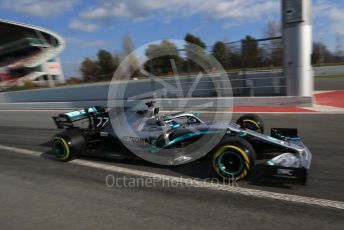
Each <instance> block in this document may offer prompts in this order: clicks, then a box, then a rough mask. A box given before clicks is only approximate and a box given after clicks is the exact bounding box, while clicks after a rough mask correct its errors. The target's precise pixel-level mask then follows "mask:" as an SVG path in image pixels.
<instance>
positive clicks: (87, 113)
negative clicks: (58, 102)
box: [53, 106, 106, 129]
mask: <svg viewBox="0 0 344 230" xmlns="http://www.w3.org/2000/svg"><path fill="white" fill-rule="evenodd" d="M105 112H106V111H105V108H103V107H99V106H94V107H89V108H86V109H82V110H77V111H72V112H68V113H62V114H59V115H58V116H54V117H53V120H54V122H55V125H56V127H57V128H58V129H64V128H70V127H74V126H73V122H76V121H80V120H84V119H89V126H91V125H92V118H93V117H95V116H97V115H99V114H102V113H105Z"/></svg>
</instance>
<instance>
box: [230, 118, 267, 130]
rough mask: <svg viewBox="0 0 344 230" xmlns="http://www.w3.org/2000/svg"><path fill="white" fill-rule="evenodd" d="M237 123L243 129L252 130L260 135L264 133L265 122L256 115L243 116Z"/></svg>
mask: <svg viewBox="0 0 344 230" xmlns="http://www.w3.org/2000/svg"><path fill="white" fill-rule="evenodd" d="M236 123H237V124H238V125H240V127H241V128H243V129H250V130H253V131H256V132H259V133H264V122H263V120H262V119H261V118H260V117H259V116H257V115H255V114H245V115H242V116H241V117H239V119H238V120H237V122H236Z"/></svg>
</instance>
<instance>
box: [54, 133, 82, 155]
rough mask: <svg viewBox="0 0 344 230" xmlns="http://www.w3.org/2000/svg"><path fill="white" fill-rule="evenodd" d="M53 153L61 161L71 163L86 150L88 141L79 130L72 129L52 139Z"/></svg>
mask: <svg viewBox="0 0 344 230" xmlns="http://www.w3.org/2000/svg"><path fill="white" fill-rule="evenodd" d="M51 143H52V151H53V153H54V154H55V156H56V157H57V159H58V160H60V161H70V160H72V159H74V158H76V157H77V156H79V155H80V153H81V152H82V151H84V150H85V146H86V141H85V138H84V136H83V135H82V134H81V132H80V131H79V130H76V129H70V130H66V131H64V132H61V133H58V134H56V135H55V136H53V138H52V139H51Z"/></svg>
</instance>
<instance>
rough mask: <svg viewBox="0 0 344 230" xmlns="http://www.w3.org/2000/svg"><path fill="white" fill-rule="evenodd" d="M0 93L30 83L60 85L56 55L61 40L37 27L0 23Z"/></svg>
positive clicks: (16, 23)
mask: <svg viewBox="0 0 344 230" xmlns="http://www.w3.org/2000/svg"><path fill="white" fill-rule="evenodd" d="M0 34H1V36H0V90H1V89H6V88H8V87H10V86H13V85H23V84H25V82H28V81H31V82H33V83H35V84H39V85H50V86H51V85H55V84H57V83H64V76H63V71H62V67H61V62H60V58H59V54H60V53H61V51H62V50H63V49H64V46H65V45H64V44H65V42H64V40H63V38H62V37H60V36H59V35H57V34H56V33H54V32H52V31H49V30H47V29H43V28H40V27H37V26H32V25H27V24H23V23H19V22H13V21H8V20H3V19H0Z"/></svg>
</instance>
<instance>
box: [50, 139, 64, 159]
mask: <svg viewBox="0 0 344 230" xmlns="http://www.w3.org/2000/svg"><path fill="white" fill-rule="evenodd" d="M53 150H54V153H55V154H56V155H57V156H58V157H59V158H63V157H65V156H66V154H67V150H66V148H65V146H64V144H63V143H62V142H61V141H59V140H56V141H54V143H53Z"/></svg>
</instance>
